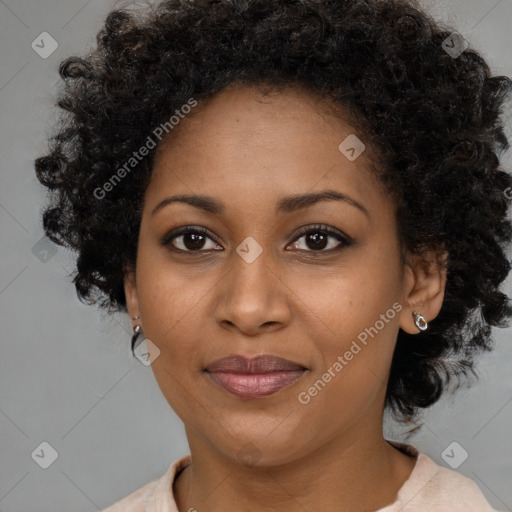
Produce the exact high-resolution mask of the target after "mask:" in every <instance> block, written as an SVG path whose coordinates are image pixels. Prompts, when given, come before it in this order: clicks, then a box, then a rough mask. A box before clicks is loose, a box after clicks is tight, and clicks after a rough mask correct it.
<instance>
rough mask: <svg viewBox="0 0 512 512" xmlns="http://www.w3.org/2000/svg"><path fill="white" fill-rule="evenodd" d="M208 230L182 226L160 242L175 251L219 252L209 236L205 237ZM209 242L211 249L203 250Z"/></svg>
mask: <svg viewBox="0 0 512 512" xmlns="http://www.w3.org/2000/svg"><path fill="white" fill-rule="evenodd" d="M207 233H208V230H207V229H206V228H203V227H192V226H184V227H182V228H179V229H177V230H174V231H172V232H170V233H167V234H166V235H165V236H164V237H163V238H162V240H161V241H160V243H161V245H163V246H169V245H170V246H172V247H173V249H171V250H176V251H182V252H206V251H211V250H215V251H218V250H221V251H223V250H224V249H222V248H220V249H217V248H215V247H220V245H219V244H218V243H217V242H216V241H215V240H214V239H213V238H212V237H210V236H207ZM206 240H210V242H212V243H213V247H209V248H206V249H205V248H204V245H205V241H206Z"/></svg>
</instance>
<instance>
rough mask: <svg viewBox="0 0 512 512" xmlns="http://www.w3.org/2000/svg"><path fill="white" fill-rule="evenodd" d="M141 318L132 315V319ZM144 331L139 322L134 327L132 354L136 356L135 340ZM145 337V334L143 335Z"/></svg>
mask: <svg viewBox="0 0 512 512" xmlns="http://www.w3.org/2000/svg"><path fill="white" fill-rule="evenodd" d="M139 318H140V316H138V315H137V316H134V317H132V320H138V319H139ZM141 332H142V327H141V326H140V325H139V324H137V325H135V326H134V327H133V336H132V344H131V345H132V354H133V357H135V342H136V341H137V338H138V337H139V336H140V334H141ZM143 337H144V335H143Z"/></svg>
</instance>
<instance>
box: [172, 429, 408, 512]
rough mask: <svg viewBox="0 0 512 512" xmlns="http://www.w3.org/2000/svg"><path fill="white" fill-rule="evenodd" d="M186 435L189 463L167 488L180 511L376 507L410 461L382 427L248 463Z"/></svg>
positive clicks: (389, 499)
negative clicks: (284, 457)
mask: <svg viewBox="0 0 512 512" xmlns="http://www.w3.org/2000/svg"><path fill="white" fill-rule="evenodd" d="M187 437H188V439H189V445H190V452H191V455H192V464H191V465H190V466H188V467H187V468H186V469H185V470H184V471H183V472H182V474H180V476H179V478H178V479H177V480H176V481H175V484H174V487H173V490H174V495H175V499H176V503H177V505H178V509H179V510H180V511H182V510H187V511H188V510H190V509H192V510H194V509H195V510H199V511H201V512H220V511H222V512H234V511H235V510H236V511H239V510H268V511H274V510H275V511H280V510H283V509H286V510H287V511H289V512H304V510H323V511H324V512H331V511H332V512H334V511H336V512H345V511H346V512H348V511H349V510H352V511H353V510H360V511H363V510H364V511H368V512H371V511H376V510H378V509H380V508H383V507H385V506H387V505H390V504H391V503H393V502H394V501H395V498H396V494H397V492H398V491H399V489H400V488H401V487H402V485H403V484H404V482H405V481H406V480H407V479H408V478H409V476H410V474H411V472H412V470H413V468H414V465H415V463H416V458H412V457H410V456H407V455H405V454H403V453H401V452H400V451H398V450H397V449H396V448H393V447H392V446H390V445H389V444H388V443H387V442H386V441H385V440H384V438H383V437H382V429H381V430H380V435H379V436H370V437H366V436H365V435H361V432H359V433H358V436H357V437H356V438H352V437H350V438H349V436H343V438H336V439H333V440H331V442H329V443H326V444H324V445H323V446H320V447H318V448H317V449H316V450H314V451H312V452H309V453H307V454H306V455H304V456H302V457H301V458H294V459H293V461H290V462H286V463H280V464H265V465H259V464H258V463H257V464H256V465H254V466H246V465H244V464H241V463H240V462H239V461H238V460H236V459H235V460H233V459H232V458H228V457H225V456H224V455H223V454H220V453H219V452H217V451H215V450H213V449H212V446H211V445H209V444H207V443H205V442H204V441H203V440H201V439H200V438H197V437H195V436H193V435H191V433H190V432H188V431H187Z"/></svg>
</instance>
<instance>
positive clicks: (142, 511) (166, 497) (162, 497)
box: [101, 455, 190, 512]
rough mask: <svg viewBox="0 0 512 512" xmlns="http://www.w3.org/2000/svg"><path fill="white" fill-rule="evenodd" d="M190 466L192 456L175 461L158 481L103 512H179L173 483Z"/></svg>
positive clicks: (150, 483)
mask: <svg viewBox="0 0 512 512" xmlns="http://www.w3.org/2000/svg"><path fill="white" fill-rule="evenodd" d="M188 464H190V455H185V456H183V457H181V458H179V459H177V460H175V461H174V462H173V463H172V464H171V465H170V466H169V468H168V469H167V470H166V472H165V473H164V474H163V475H162V476H160V477H159V478H158V479H156V480H153V481H151V482H149V483H147V484H146V485H144V486H142V487H140V488H139V489H137V490H136V491H134V492H132V493H130V494H129V495H128V496H125V497H124V498H122V499H121V500H119V501H116V502H115V503H114V504H112V505H110V506H109V507H108V508H106V509H103V510H102V511H101V512H157V511H159V510H166V511H169V512H175V511H176V512H177V508H176V504H175V502H174V498H173V496H172V491H171V485H172V484H171V482H173V481H174V478H175V476H176V474H177V473H178V472H179V471H180V470H181V469H182V468H184V467H185V466H187V465H188ZM173 507H174V508H173Z"/></svg>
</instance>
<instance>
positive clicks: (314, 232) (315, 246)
mask: <svg viewBox="0 0 512 512" xmlns="http://www.w3.org/2000/svg"><path fill="white" fill-rule="evenodd" d="M302 239H304V241H303V242H300V240H302ZM329 239H330V241H329ZM351 243H352V242H351V240H349V238H348V237H346V236H343V235H342V234H341V233H338V232H336V231H332V230H330V229H327V228H314V229H309V230H308V231H306V232H304V233H302V234H301V235H300V236H299V237H298V238H296V239H295V241H294V242H293V244H292V246H293V247H294V248H295V249H299V250H302V251H308V252H328V251H330V250H337V249H338V248H340V247H348V246H349V245H351Z"/></svg>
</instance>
